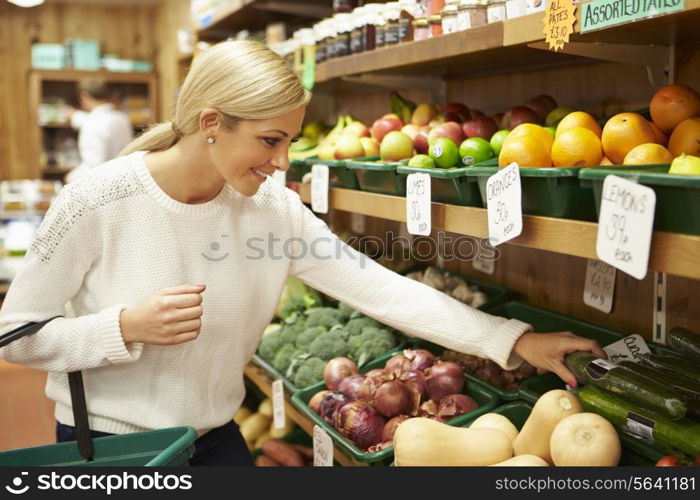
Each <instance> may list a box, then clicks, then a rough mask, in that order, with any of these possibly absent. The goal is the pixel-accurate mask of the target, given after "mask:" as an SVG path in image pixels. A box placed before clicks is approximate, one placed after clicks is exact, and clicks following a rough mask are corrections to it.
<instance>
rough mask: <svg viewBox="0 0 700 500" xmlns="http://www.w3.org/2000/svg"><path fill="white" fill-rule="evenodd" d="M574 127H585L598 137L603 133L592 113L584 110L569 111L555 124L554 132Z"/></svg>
mask: <svg viewBox="0 0 700 500" xmlns="http://www.w3.org/2000/svg"><path fill="white" fill-rule="evenodd" d="M574 127H583V128H587V129H588V130H590V131H591V132H593V133H594V134H595V135H597V136H598V138H600V135H601V134H602V133H603V129H602V128H600V125H598V122H597V121H596V119H595V118H593V115H591V114H589V113H586V112H585V111H574V112H573V113H569V114H568V115H566V116H565V117H564V118H562V120H561V121H560V122H559V125H557V132H556V133H557V134H559V133H560V132H563V131H564V130H568V129H570V128H574ZM555 137H556V136H555Z"/></svg>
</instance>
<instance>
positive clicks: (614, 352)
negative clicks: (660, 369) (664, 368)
mask: <svg viewBox="0 0 700 500" xmlns="http://www.w3.org/2000/svg"><path fill="white" fill-rule="evenodd" d="M603 350H604V351H605V354H607V355H608V359H609V360H610V361H612V362H613V363H619V362H620V361H633V362H635V363H638V362H639V360H640V359H641V358H642V356H644V355H645V354H649V353H651V351H650V350H649V346H648V345H647V343H646V341H645V340H644V339H643V338H642V336H641V335H637V334H636V333H634V334H632V335H628V336H627V337H625V338H624V339H622V340H618V341H617V342H613V343H612V344H610V345H606V346H605V347H603Z"/></svg>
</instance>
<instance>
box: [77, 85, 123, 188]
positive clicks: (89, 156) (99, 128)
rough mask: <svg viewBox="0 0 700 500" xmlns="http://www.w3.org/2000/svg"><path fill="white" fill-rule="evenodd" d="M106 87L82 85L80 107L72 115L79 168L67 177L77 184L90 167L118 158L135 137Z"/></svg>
mask: <svg viewBox="0 0 700 500" xmlns="http://www.w3.org/2000/svg"><path fill="white" fill-rule="evenodd" d="M110 97H111V96H110V93H109V88H108V87H107V84H106V83H105V82H104V81H102V80H97V79H92V80H87V81H85V82H83V83H81V84H80V106H81V107H82V108H83V110H84V111H83V110H73V111H72V112H71V114H70V120H71V126H72V127H73V128H74V129H76V130H79V131H80V132H79V135H78V150H79V152H80V160H81V161H80V165H78V166H77V167H76V168H74V169H73V170H71V171H70V172H69V173H68V175H66V182H67V183H68V182H74V181H75V180H77V179H78V178H79V177H81V176H83V175H85V174H86V173H87V172H88V171H89V170H90V169H91V168H93V167H96V166H98V165H101V164H103V163H105V162H106V161H108V160H111V159H112V158H116V157H117V155H119V152H120V151H121V150H122V149H124V147H126V145H127V144H129V143H130V142H131V140H132V139H133V138H134V131H133V128H132V126H131V120H130V119H129V116H128V115H127V114H126V113H124V112H122V111H119V110H118V109H116V108H115V106H114V104H113V103H112V102H111V100H110Z"/></svg>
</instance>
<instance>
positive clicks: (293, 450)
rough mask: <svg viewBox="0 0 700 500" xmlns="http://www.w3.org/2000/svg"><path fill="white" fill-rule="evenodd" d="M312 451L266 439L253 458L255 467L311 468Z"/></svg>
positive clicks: (308, 448)
mask: <svg viewBox="0 0 700 500" xmlns="http://www.w3.org/2000/svg"><path fill="white" fill-rule="evenodd" d="M313 463H314V449H313V448H312V447H310V446H305V445H302V444H292V443H288V442H286V441H284V440H283V439H275V438H272V439H267V440H266V441H265V442H264V443H263V444H262V445H261V447H260V454H259V455H258V456H257V457H255V465H256V466H257V467H280V466H282V467H302V466H312V465H313Z"/></svg>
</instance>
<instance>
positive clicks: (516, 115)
mask: <svg viewBox="0 0 700 500" xmlns="http://www.w3.org/2000/svg"><path fill="white" fill-rule="evenodd" d="M523 123H537V124H539V123H541V121H540V117H539V116H537V113H535V112H534V111H533V110H532V109H530V108H528V107H527V106H515V107H514V108H510V110H508V112H507V113H506V114H505V116H504V117H503V121H502V123H501V125H502V126H503V128H507V129H509V130H513V129H514V128H515V127H517V126H518V125H521V124H523Z"/></svg>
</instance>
